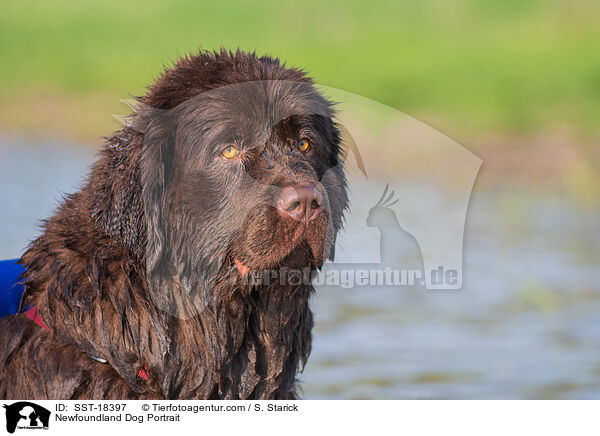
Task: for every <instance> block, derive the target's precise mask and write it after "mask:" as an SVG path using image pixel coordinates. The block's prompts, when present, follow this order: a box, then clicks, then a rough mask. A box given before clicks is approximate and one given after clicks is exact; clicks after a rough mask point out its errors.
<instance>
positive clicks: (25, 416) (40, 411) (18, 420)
mask: <svg viewBox="0 0 600 436" xmlns="http://www.w3.org/2000/svg"><path fill="white" fill-rule="evenodd" d="M3 407H4V408H5V409H6V431H8V432H9V433H14V432H15V430H16V429H17V428H19V429H47V428H48V424H49V421H50V411H49V410H47V409H45V408H43V407H42V406H38V405H37V404H35V403H30V402H28V401H19V402H18V403H13V404H11V405H6V404H5V405H4V406H3Z"/></svg>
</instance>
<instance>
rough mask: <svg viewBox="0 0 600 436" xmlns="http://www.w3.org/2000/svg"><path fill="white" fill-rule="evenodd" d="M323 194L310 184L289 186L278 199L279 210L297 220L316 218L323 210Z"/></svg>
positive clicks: (307, 220)
mask: <svg viewBox="0 0 600 436" xmlns="http://www.w3.org/2000/svg"><path fill="white" fill-rule="evenodd" d="M321 206H323V196H322V195H321V193H320V192H319V191H317V190H316V189H315V188H311V187H310V186H297V187H291V186H288V187H287V188H285V189H284V190H283V192H282V193H281V196H280V197H279V200H278V201H277V210H278V211H279V213H280V214H281V215H283V216H288V217H292V218H293V219H295V220H296V221H306V222H307V223H308V222H309V221H312V220H314V219H315V218H316V217H318V216H319V214H320V213H321V211H322V210H323V209H322V207H321Z"/></svg>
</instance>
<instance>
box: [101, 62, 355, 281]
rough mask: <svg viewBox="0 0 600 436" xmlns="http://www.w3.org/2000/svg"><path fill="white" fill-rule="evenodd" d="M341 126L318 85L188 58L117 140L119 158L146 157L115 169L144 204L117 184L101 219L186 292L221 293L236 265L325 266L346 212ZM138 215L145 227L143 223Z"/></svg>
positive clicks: (291, 74)
mask: <svg viewBox="0 0 600 436" xmlns="http://www.w3.org/2000/svg"><path fill="white" fill-rule="evenodd" d="M333 116H334V111H333V109H332V104H331V103H330V102H329V101H328V100H327V99H325V98H324V97H323V96H322V95H320V94H319V92H318V91H317V90H316V89H315V88H314V86H313V84H312V82H311V80H310V79H308V78H307V77H306V76H305V75H304V73H302V72H300V71H299V70H295V69H288V68H285V67H283V66H282V65H280V64H279V62H278V61H277V60H274V59H271V58H257V57H256V56H254V55H251V54H245V53H241V52H237V53H234V54H233V53H226V52H221V53H201V54H199V55H197V56H193V57H189V58H184V59H182V60H180V61H178V62H177V63H176V64H175V66H174V67H173V68H171V69H169V70H166V71H165V73H164V74H163V75H162V76H161V77H160V78H159V79H158V80H157V81H156V82H155V83H154V84H153V85H152V86H151V87H150V88H149V91H148V94H147V95H146V96H145V97H143V98H141V99H140V104H139V105H138V107H137V109H136V112H135V114H134V115H133V117H132V119H131V122H130V125H129V126H128V127H126V129H124V132H127V134H123V133H121V134H117V135H115V136H114V137H113V138H111V140H109V147H108V148H109V152H108V153H110V150H111V147H112V149H113V151H115V150H121V151H122V149H125V150H126V152H127V153H129V154H132V155H135V156H136V157H135V159H133V160H132V161H131V162H130V163H129V164H123V163H122V162H120V160H119V158H118V157H115V156H112V157H111V160H112V161H114V165H120V166H125V167H128V168H129V170H128V172H129V173H130V175H129V176H127V177H126V178H129V179H133V180H134V182H135V183H136V184H138V185H139V186H140V187H141V196H142V198H143V201H142V204H140V203H139V202H138V201H137V199H136V198H134V197H135V196H136V193H135V192H134V190H132V189H128V190H131V191H132V192H126V193H125V197H129V200H128V199H127V198H123V195H119V194H118V192H116V195H115V191H118V190H119V183H115V182H113V185H112V186H111V187H110V188H108V187H107V188H105V189H110V192H112V196H111V198H110V201H108V200H106V199H101V200H99V201H98V202H97V204H99V207H98V208H97V211H96V216H97V217H98V218H99V219H100V221H101V222H102V223H103V224H104V225H105V227H108V230H109V231H110V232H111V233H112V234H115V235H116V236H119V237H120V238H121V239H122V240H124V242H125V243H126V244H127V245H129V246H131V248H133V249H134V250H135V251H137V252H140V250H141V248H142V247H143V250H142V251H143V255H144V257H145V260H146V263H147V267H148V270H149V271H150V272H152V271H155V272H156V271H162V272H163V273H165V272H167V271H168V274H171V275H176V276H179V277H180V280H179V281H180V282H182V283H184V284H183V286H184V287H187V286H191V285H190V284H189V277H191V276H193V275H199V276H203V280H204V281H205V283H211V282H212V281H214V280H215V276H216V275H217V273H218V272H219V271H223V268H227V267H231V269H232V270H235V269H237V271H238V273H241V274H244V273H246V272H247V271H248V270H250V269H269V268H277V267H281V266H287V267H293V268H300V267H305V266H311V267H320V266H321V265H322V263H323V262H324V260H325V259H326V258H331V257H332V256H333V246H334V242H335V236H336V233H337V231H338V230H339V228H340V226H341V223H342V215H343V211H344V209H345V208H346V206H347V194H346V189H345V180H344V175H343V170H342V165H341V158H342V156H341V153H342V151H341V145H340V134H339V131H338V129H337V127H336V125H335V123H334V122H333ZM127 135H134V140H133V141H132V140H131V139H128V138H126V137H127ZM131 143H134V144H135V145H133V146H132V145H131ZM109 171H110V170H109V169H107V170H106V171H105V172H106V173H107V174H108V172H109ZM126 183H127V180H124V181H123V184H124V185H125V184H126ZM100 198H102V196H100ZM119 198H120V199H119ZM115 200H117V201H115ZM111 202H112V203H119V204H121V208H120V209H119V208H115V207H114V204H113V205H112V206H111V204H110V203H111ZM128 204H129V206H128V207H129V210H123V209H124V208H125V207H126V206H127V205H128ZM136 205H137V206H136ZM137 208H142V209H143V216H144V220H143V222H138V220H136V218H135V217H134V216H132V211H133V213H134V214H135V213H136V210H137ZM120 216H126V217H129V218H126V220H127V221H129V222H127V223H123V222H122V221H123V219H122V218H120ZM142 227H145V229H144V233H145V237H144V238H140V237H139V235H137V233H139V230H140V228H142ZM233 267H235V268H233ZM185 277H188V279H185ZM185 283H187V285H186V284H185Z"/></svg>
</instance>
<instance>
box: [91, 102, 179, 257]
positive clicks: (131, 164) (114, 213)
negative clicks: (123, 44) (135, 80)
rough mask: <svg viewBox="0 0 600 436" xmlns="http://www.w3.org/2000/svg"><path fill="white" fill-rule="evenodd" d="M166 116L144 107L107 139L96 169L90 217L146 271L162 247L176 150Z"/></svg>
mask: <svg viewBox="0 0 600 436" xmlns="http://www.w3.org/2000/svg"><path fill="white" fill-rule="evenodd" d="M171 137H172V135H171V129H170V123H169V118H168V111H163V110H157V109H153V108H151V107H148V106H144V105H142V104H140V105H138V106H136V112H135V114H134V115H133V116H132V117H131V118H130V119H129V121H128V123H127V125H126V126H125V127H124V128H123V129H122V130H120V131H118V132H116V133H115V134H113V135H112V136H111V137H109V138H107V142H106V147H105V148H104V149H103V150H102V151H101V153H100V158H99V159H98V161H97V162H96V163H95V164H94V166H93V167H92V173H91V176H90V179H89V180H88V186H89V187H91V189H92V192H91V196H92V198H91V203H92V215H93V216H94V218H96V220H97V221H98V222H99V223H100V224H101V225H102V227H103V228H104V229H105V230H106V231H107V232H108V233H109V234H110V235H112V236H114V237H116V238H117V239H119V241H120V242H122V243H123V244H124V245H125V246H126V247H128V248H129V249H131V250H132V251H133V253H134V254H136V255H137V256H138V257H139V258H140V259H144V258H146V260H147V265H148V267H151V266H154V265H155V264H156V263H157V262H158V261H159V259H160V254H161V252H162V248H163V246H164V236H163V233H162V230H161V209H162V199H163V196H162V194H163V192H164V188H165V179H166V177H167V172H168V168H169V165H170V159H169V153H170V151H171V150H172V147H171V146H172V141H171Z"/></svg>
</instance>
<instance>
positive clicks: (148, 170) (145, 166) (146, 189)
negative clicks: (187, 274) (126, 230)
mask: <svg viewBox="0 0 600 436" xmlns="http://www.w3.org/2000/svg"><path fill="white" fill-rule="evenodd" d="M135 127H136V128H139V129H143V131H144V140H143V144H142V148H141V158H140V182H141V190H142V192H141V198H142V201H143V206H144V217H145V221H146V233H147V236H146V244H145V259H146V268H147V271H148V272H151V271H153V270H154V269H156V268H157V267H159V266H160V264H161V261H162V260H163V259H164V256H165V254H166V253H165V232H164V229H163V209H164V207H165V196H164V193H165V189H166V183H167V180H168V178H169V175H170V173H171V167H172V162H173V149H174V141H175V127H174V122H173V120H172V114H171V113H170V111H166V110H157V109H153V108H150V107H144V108H143V109H142V110H140V111H139V117H138V118H137V119H136V122H135Z"/></svg>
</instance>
